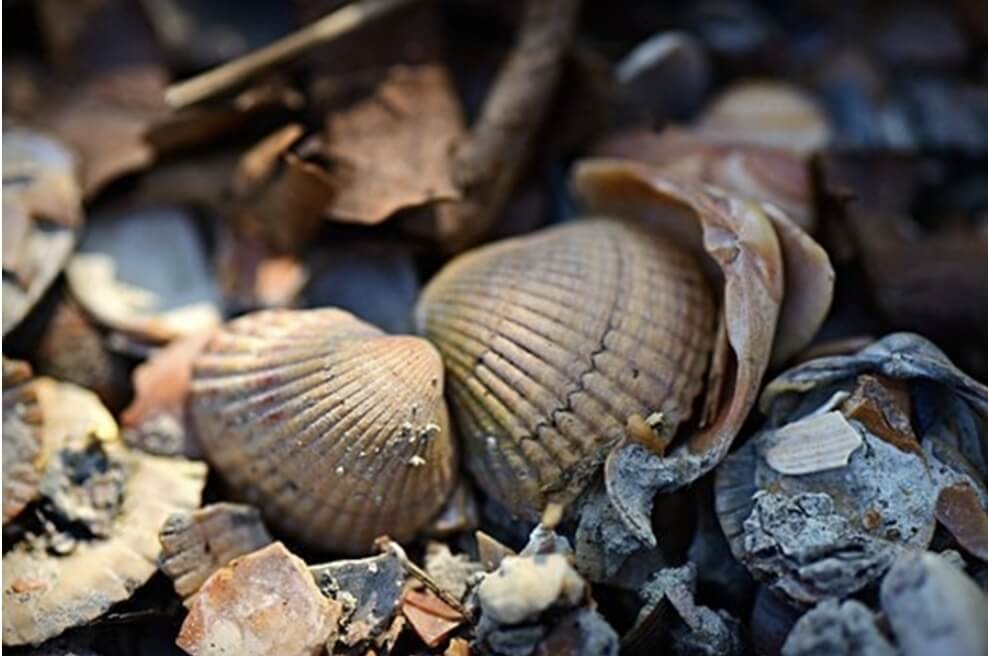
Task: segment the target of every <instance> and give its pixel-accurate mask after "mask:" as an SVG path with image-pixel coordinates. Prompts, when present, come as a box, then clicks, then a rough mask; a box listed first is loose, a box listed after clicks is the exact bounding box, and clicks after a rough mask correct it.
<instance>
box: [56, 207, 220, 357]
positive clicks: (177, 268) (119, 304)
mask: <svg viewBox="0 0 988 656" xmlns="http://www.w3.org/2000/svg"><path fill="white" fill-rule="evenodd" d="M65 277H66V280H67V282H68V286H69V289H70V290H71V292H72V295H73V296H74V297H75V298H76V300H78V301H79V304H80V305H82V307H83V309H85V310H86V312H88V313H89V315H91V316H92V317H93V318H94V319H95V320H96V321H97V322H98V323H100V324H102V325H104V326H107V327H109V328H113V329H115V330H119V331H123V332H128V333H131V334H135V335H138V336H140V337H142V338H143V339H145V340H147V341H150V342H168V341H171V340H172V339H175V338H177V337H181V336H185V335H191V334H195V333H198V332H203V331H206V330H211V329H213V328H215V327H216V326H217V325H219V323H220V320H221V318H220V313H219V309H218V306H219V302H220V294H219V289H218V288H217V286H216V282H215V280H214V278H213V276H212V274H211V272H210V268H209V256H208V253H207V252H206V245H205V241H204V239H203V238H202V237H201V235H200V234H199V230H198V227H197V226H196V224H195V221H194V220H193V218H192V217H191V216H190V215H188V214H185V213H183V212H181V211H178V210H174V209H159V210H144V211H140V212H130V213H120V214H114V215H110V216H104V217H94V219H93V220H91V221H90V222H89V223H88V224H87V226H86V231H85V233H84V235H83V238H82V241H81V243H80V245H79V252H78V253H76V254H75V255H73V256H72V258H71V259H70V260H69V262H68V265H67V266H66V270H65Z"/></svg>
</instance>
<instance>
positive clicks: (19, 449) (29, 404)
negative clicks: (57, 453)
mask: <svg viewBox="0 0 988 656" xmlns="http://www.w3.org/2000/svg"><path fill="white" fill-rule="evenodd" d="M30 380H31V367H30V365H28V364H27V363H26V362H20V361H18V360H8V359H7V358H4V359H3V523H4V524H6V523H7V522H9V521H10V520H12V519H13V518H14V517H16V516H17V515H18V514H19V513H20V512H21V511H22V510H23V509H24V506H26V505H27V504H28V503H30V502H31V501H32V500H33V499H34V498H35V497H36V496H37V494H38V486H39V484H40V482H41V467H40V460H41V459H42V448H41V447H42V443H43V440H42V430H41V424H42V414H41V408H40V406H39V405H38V397H37V394H36V393H35V390H34V386H33V385H32V384H31V382H30Z"/></svg>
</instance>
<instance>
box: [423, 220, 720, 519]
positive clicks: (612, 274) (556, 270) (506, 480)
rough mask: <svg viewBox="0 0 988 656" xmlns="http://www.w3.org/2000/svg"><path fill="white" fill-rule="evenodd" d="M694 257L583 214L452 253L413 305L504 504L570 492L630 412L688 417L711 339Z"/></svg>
mask: <svg viewBox="0 0 988 656" xmlns="http://www.w3.org/2000/svg"><path fill="white" fill-rule="evenodd" d="M714 310H715V305H714V299H713V295H712V293H711V290H710V288H709V286H708V285H707V282H706V280H705V279H704V275H703V273H702V271H701V269H700V265H699V264H698V262H697V260H696V259H695V258H694V257H693V255H692V254H691V252H689V251H688V250H687V249H684V248H682V247H680V246H678V245H677V244H676V243H675V242H673V241H670V240H669V239H667V238H665V237H663V236H661V235H659V234H656V233H655V232H654V231H650V230H649V229H647V228H642V227H638V226H635V225H632V224H629V223H623V222H620V221H616V220H606V219H587V220H581V221H577V222H574V223H571V224H566V225H563V226H559V227H554V228H550V229H546V230H543V231H540V232H538V233H534V234H532V235H529V236H525V237H520V238H515V239H510V240H506V241H502V242H499V243H496V244H492V245H489V246H486V247H482V248H479V249H476V250H474V251H471V252H469V253H466V254H464V255H461V256H460V257H458V258H456V259H455V260H453V261H452V262H450V263H449V264H448V265H447V266H446V267H445V268H444V269H443V270H442V271H441V272H440V273H439V274H438V275H436V276H435V278H433V280H432V281H431V282H430V284H429V285H428V287H427V288H426V289H425V291H424V292H423V294H422V297H421V298H420V301H419V304H418V306H417V308H416V325H417V330H418V332H420V334H423V335H425V336H426V337H427V338H428V339H430V340H431V341H432V343H433V344H435V345H436V347H437V348H438V349H439V351H440V353H442V355H443V359H444V361H445V363H446V371H447V385H448V387H449V394H448V398H449V401H450V407H451V409H452V411H453V413H454V418H455V419H456V422H457V429H458V431H459V434H460V436H461V439H462V440H463V442H462V443H463V446H464V452H465V458H466V464H467V466H468V468H469V469H470V471H471V472H472V473H473V475H474V476H475V477H476V479H477V480H478V482H479V483H480V485H481V487H483V488H484V490H485V491H486V492H487V493H488V494H490V495H491V496H493V497H494V498H496V499H498V500H500V501H501V502H503V503H505V504H506V505H507V506H508V507H509V509H510V510H512V511H513V512H516V513H520V514H523V515H527V516H529V517H535V516H537V514H538V512H539V511H540V509H542V508H543V507H544V506H545V505H546V504H547V503H548V502H552V501H556V502H560V503H563V504H566V503H569V502H570V501H572V500H573V499H574V498H575V497H576V496H577V495H579V493H580V492H581V491H582V490H583V489H584V488H585V487H586V485H587V483H588V479H589V477H591V476H592V474H593V472H594V471H595V470H596V469H597V467H598V466H599V465H600V464H601V462H602V461H603V459H604V457H605V456H606V454H607V451H608V450H609V449H610V448H611V447H613V446H614V445H615V444H616V443H618V442H619V441H620V440H621V439H622V438H623V437H624V436H625V434H626V426H627V424H628V421H629V418H631V417H632V416H633V415H639V416H640V417H649V416H653V414H654V413H661V419H662V429H663V431H664V432H667V433H668V434H669V435H671V434H674V433H675V431H676V429H677V427H678V426H679V425H680V424H681V423H682V422H684V421H685V420H687V419H688V418H689V417H690V415H691V412H692V407H693V403H694V400H695V398H696V397H697V395H698V394H699V392H700V390H701V387H702V384H703V380H704V372H705V370H706V367H707V362H708V359H709V354H710V351H711V349H712V344H713V341H714V332H715V323H716V314H715V311H714Z"/></svg>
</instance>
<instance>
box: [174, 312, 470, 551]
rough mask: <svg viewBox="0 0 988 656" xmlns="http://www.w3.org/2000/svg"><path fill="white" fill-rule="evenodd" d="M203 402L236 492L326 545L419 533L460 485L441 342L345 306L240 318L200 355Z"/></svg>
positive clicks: (347, 546)
mask: <svg viewBox="0 0 988 656" xmlns="http://www.w3.org/2000/svg"><path fill="white" fill-rule="evenodd" d="M191 407H192V412H193V417H194V420H195V423H196V428H197V431H198V434H199V438H200V439H201V441H202V444H203V447H204V449H205V451H206V453H207V456H208V459H209V461H210V462H211V463H212V464H213V466H215V467H216V468H217V470H218V471H219V473H220V474H221V475H222V477H223V478H224V479H225V480H226V482H227V483H228V484H229V485H230V486H231V487H232V488H233V490H234V491H235V492H236V493H238V494H239V495H240V496H241V497H242V498H243V499H245V500H246V501H248V502H249V503H252V504H255V505H257V506H258V507H259V508H261V510H262V512H263V513H264V515H265V517H266V519H267V520H268V521H269V522H270V523H271V525H273V526H275V527H278V528H280V529H281V530H283V531H285V532H286V533H288V534H290V535H293V536H295V537H297V538H299V539H302V540H304V541H305V542H307V543H309V544H310V545H313V546H317V547H321V548H325V549H331V550H336V551H342V552H350V553H356V552H366V551H369V550H370V547H371V545H372V543H373V540H374V538H375V537H377V536H378V535H381V534H385V533H386V534H388V535H390V536H392V537H393V538H395V539H398V540H403V539H409V538H411V537H412V536H413V535H414V534H415V533H416V531H418V530H419V529H421V528H422V527H423V526H424V525H425V524H426V523H428V521H429V520H430V519H431V518H432V517H433V516H434V515H436V514H437V512H438V511H439V510H440V508H441V506H442V504H443V502H444V501H445V499H446V498H447V496H448V495H449V493H450V491H451V489H452V487H453V485H454V483H455V479H456V460H457V458H456V447H455V443H454V439H453V436H452V434H451V432H450V426H449V418H448V412H447V409H446V404H445V401H444V400H443V367H442V361H441V360H440V357H439V354H438V353H437V352H436V350H435V349H434V348H433V347H432V346H431V345H430V344H429V343H428V342H426V341H425V340H423V339H421V338H418V337H412V336H400V335H399V336H392V335H386V334H384V333H383V332H382V331H380V330H379V329H377V328H375V327H374V326H372V325H370V324H367V323H364V322H363V321H360V320H359V319H357V318H356V317H354V316H353V315H351V314H349V313H347V312H343V311H342V310H336V309H319V310H271V311H262V312H255V313H252V314H249V315H246V316H244V317H241V318H239V319H236V320H234V321H232V322H230V323H228V324H227V325H226V326H224V328H223V329H221V330H220V331H219V332H218V333H216V334H215V335H214V336H213V338H212V339H211V340H210V341H209V343H208V344H207V345H206V348H205V349H204V351H203V353H202V354H201V355H200V356H199V357H198V359H197V360H196V362H195V365H194V372H193V387H192V395H191Z"/></svg>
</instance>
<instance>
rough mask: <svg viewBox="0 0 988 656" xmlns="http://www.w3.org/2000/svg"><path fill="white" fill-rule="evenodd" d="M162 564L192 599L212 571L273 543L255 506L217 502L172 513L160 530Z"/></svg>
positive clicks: (180, 590) (177, 587) (185, 596)
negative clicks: (188, 510) (189, 510)
mask: <svg viewBox="0 0 988 656" xmlns="http://www.w3.org/2000/svg"><path fill="white" fill-rule="evenodd" d="M158 540H159V542H161V549H162V552H161V558H160V564H159V567H161V570H162V571H163V572H164V573H165V574H167V575H168V576H169V577H170V578H171V579H172V581H173V582H174V584H175V592H177V593H178V595H179V596H180V597H181V598H182V599H185V600H189V599H190V598H191V597H192V596H193V595H194V594H195V593H196V591H197V590H199V588H200V587H201V586H202V584H203V583H205V581H206V579H208V578H209V577H210V576H211V575H212V574H213V572H215V571H216V570H218V569H220V568H221V567H223V566H225V565H226V564H227V563H229V562H230V561H232V560H233V559H234V558H238V557H240V556H243V555H245V554H248V553H251V552H254V551H257V550H259V549H261V548H262V547H264V546H266V545H268V544H270V543H271V536H270V534H268V531H267V529H266V528H265V527H264V523H263V521H262V520H261V514H260V512H259V511H258V510H257V509H256V508H253V507H252V506H244V505H241V504H234V503H215V504H210V505H208V506H204V507H202V508H199V509H197V510H193V511H191V512H180V513H175V514H173V515H171V516H170V517H169V518H168V519H167V520H165V523H164V524H163V525H162V527H161V531H160V533H159V534H158Z"/></svg>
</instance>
